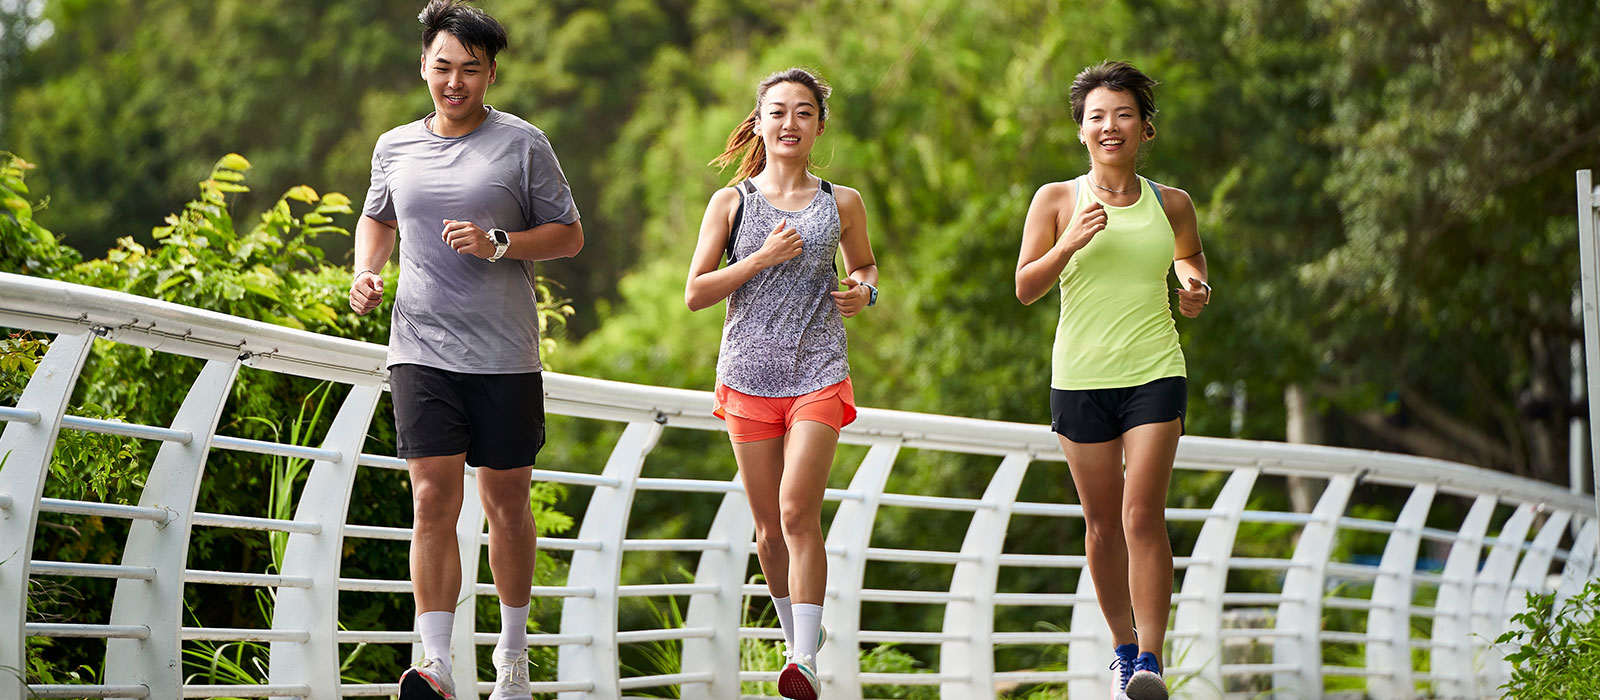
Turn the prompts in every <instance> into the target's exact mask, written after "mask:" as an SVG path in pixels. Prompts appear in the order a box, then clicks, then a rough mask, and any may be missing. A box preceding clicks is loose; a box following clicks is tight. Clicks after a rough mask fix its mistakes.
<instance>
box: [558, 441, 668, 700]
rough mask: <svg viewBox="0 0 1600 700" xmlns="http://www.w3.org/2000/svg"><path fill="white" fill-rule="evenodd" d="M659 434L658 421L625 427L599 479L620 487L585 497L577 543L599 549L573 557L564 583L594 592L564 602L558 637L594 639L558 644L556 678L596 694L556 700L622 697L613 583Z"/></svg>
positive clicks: (599, 488) (563, 695)
mask: <svg viewBox="0 0 1600 700" xmlns="http://www.w3.org/2000/svg"><path fill="white" fill-rule="evenodd" d="M661 431H662V426H661V424H660V423H655V422H650V423H629V424H628V427H627V428H626V429H624V430H623V431H622V437H620V438H618V439H617V446H616V447H615V448H613V449H612V451H611V458H610V459H609V460H607V461H606V467H605V471H604V472H602V476H605V477H607V478H611V479H616V480H617V481H618V482H619V483H618V484H617V485H616V486H596V487H595V488H594V494H593V495H592V496H590V497H589V507H588V509H587V510H585V511H584V514H583V525H582V526H581V527H579V528H578V539H582V540H598V541H599V542H600V549H599V550H580V551H576V552H573V553H572V566H571V567H570V569H569V570H568V574H567V585H568V586H572V587H575V588H592V589H594V595H593V596H592V597H576V598H568V599H566V601H565V602H564V603H563V604H562V606H561V633H562V634H587V635H591V636H592V637H593V638H594V640H593V641H592V642H590V643H589V644H588V645H587V646H582V645H562V647H561V661H560V665H559V666H558V669H557V676H558V679H559V680H561V681H575V682H576V681H582V682H590V683H593V684H594V690H593V691H591V692H588V693H582V692H564V693H561V694H560V696H559V697H560V700H589V699H590V698H618V697H621V696H622V690H621V689H620V688H618V685H617V681H618V673H619V670H618V658H617V585H618V583H619V578H620V577H621V575H622V540H623V539H624V538H625V537H627V533H628V515H629V513H630V512H631V511H632V510H633V495H634V493H635V492H636V491H637V490H638V481H639V472H640V471H641V470H642V469H643V468H644V459H645V457H646V456H647V455H649V454H650V450H652V449H654V448H655V446H656V441H657V440H660V439H661Z"/></svg>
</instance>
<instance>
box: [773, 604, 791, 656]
mask: <svg viewBox="0 0 1600 700" xmlns="http://www.w3.org/2000/svg"><path fill="white" fill-rule="evenodd" d="M772 607H774V608H777V609H778V626H779V627H782V628H783V643H784V644H787V645H788V646H789V648H790V649H793V648H794V610H793V605H791V604H790V603H789V596H784V597H782V598H779V597H778V596H772Z"/></svg>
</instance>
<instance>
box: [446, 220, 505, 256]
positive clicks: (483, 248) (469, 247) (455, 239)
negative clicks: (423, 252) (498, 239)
mask: <svg viewBox="0 0 1600 700" xmlns="http://www.w3.org/2000/svg"><path fill="white" fill-rule="evenodd" d="M439 235H440V237H441V238H443V239H444V242H445V244H446V245H448V246H450V247H451V248H454V249H455V251H456V252H457V253H460V254H462V255H473V256H477V257H480V258H483V259H485V260H488V259H489V258H490V257H491V256H493V255H494V241H492V240H490V239H489V233H488V232H487V231H484V230H483V229H481V228H478V225H477V224H475V223H472V222H471V221H456V220H454V219H445V220H444V232H443V233H441V234H439Z"/></svg>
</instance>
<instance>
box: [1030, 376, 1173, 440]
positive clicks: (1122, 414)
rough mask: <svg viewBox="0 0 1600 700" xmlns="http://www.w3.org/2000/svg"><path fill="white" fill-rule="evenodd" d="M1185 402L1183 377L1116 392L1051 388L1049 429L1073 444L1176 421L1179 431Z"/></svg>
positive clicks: (1107, 438) (1120, 389)
mask: <svg viewBox="0 0 1600 700" xmlns="http://www.w3.org/2000/svg"><path fill="white" fill-rule="evenodd" d="M1188 403H1189V382H1188V380H1186V379H1184V378H1183V377H1163V378H1161V379H1157V380H1155V381H1153V382H1149V383H1147V384H1140V385H1139V386H1130V387H1119V388H1116V389H1051V390H1050V429H1051V430H1054V431H1056V432H1057V433H1060V434H1061V436H1062V437H1065V438H1066V439H1068V440H1071V441H1073V442H1109V441H1111V440H1115V439H1117V438H1119V437H1122V434H1123V433H1125V432H1128V429H1129V428H1132V427H1134V426H1136V425H1144V424H1146V423H1165V422H1167V421H1170V420H1172V419H1174V418H1176V419H1178V429H1179V430H1180V431H1181V430H1182V429H1183V414H1184V409H1185V408H1186V407H1187V405H1188Z"/></svg>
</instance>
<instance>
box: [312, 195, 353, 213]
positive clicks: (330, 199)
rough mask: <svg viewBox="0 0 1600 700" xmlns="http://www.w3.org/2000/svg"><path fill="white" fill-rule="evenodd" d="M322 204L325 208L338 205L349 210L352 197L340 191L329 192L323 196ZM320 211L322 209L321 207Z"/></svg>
mask: <svg viewBox="0 0 1600 700" xmlns="http://www.w3.org/2000/svg"><path fill="white" fill-rule="evenodd" d="M322 206H323V207H324V208H326V207H338V208H341V209H345V210H348V209H349V208H350V198H349V197H346V196H344V195H343V194H340V193H338V192H329V193H327V194H325V195H323V196H322ZM318 211H321V210H320V209H319V210H318Z"/></svg>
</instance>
